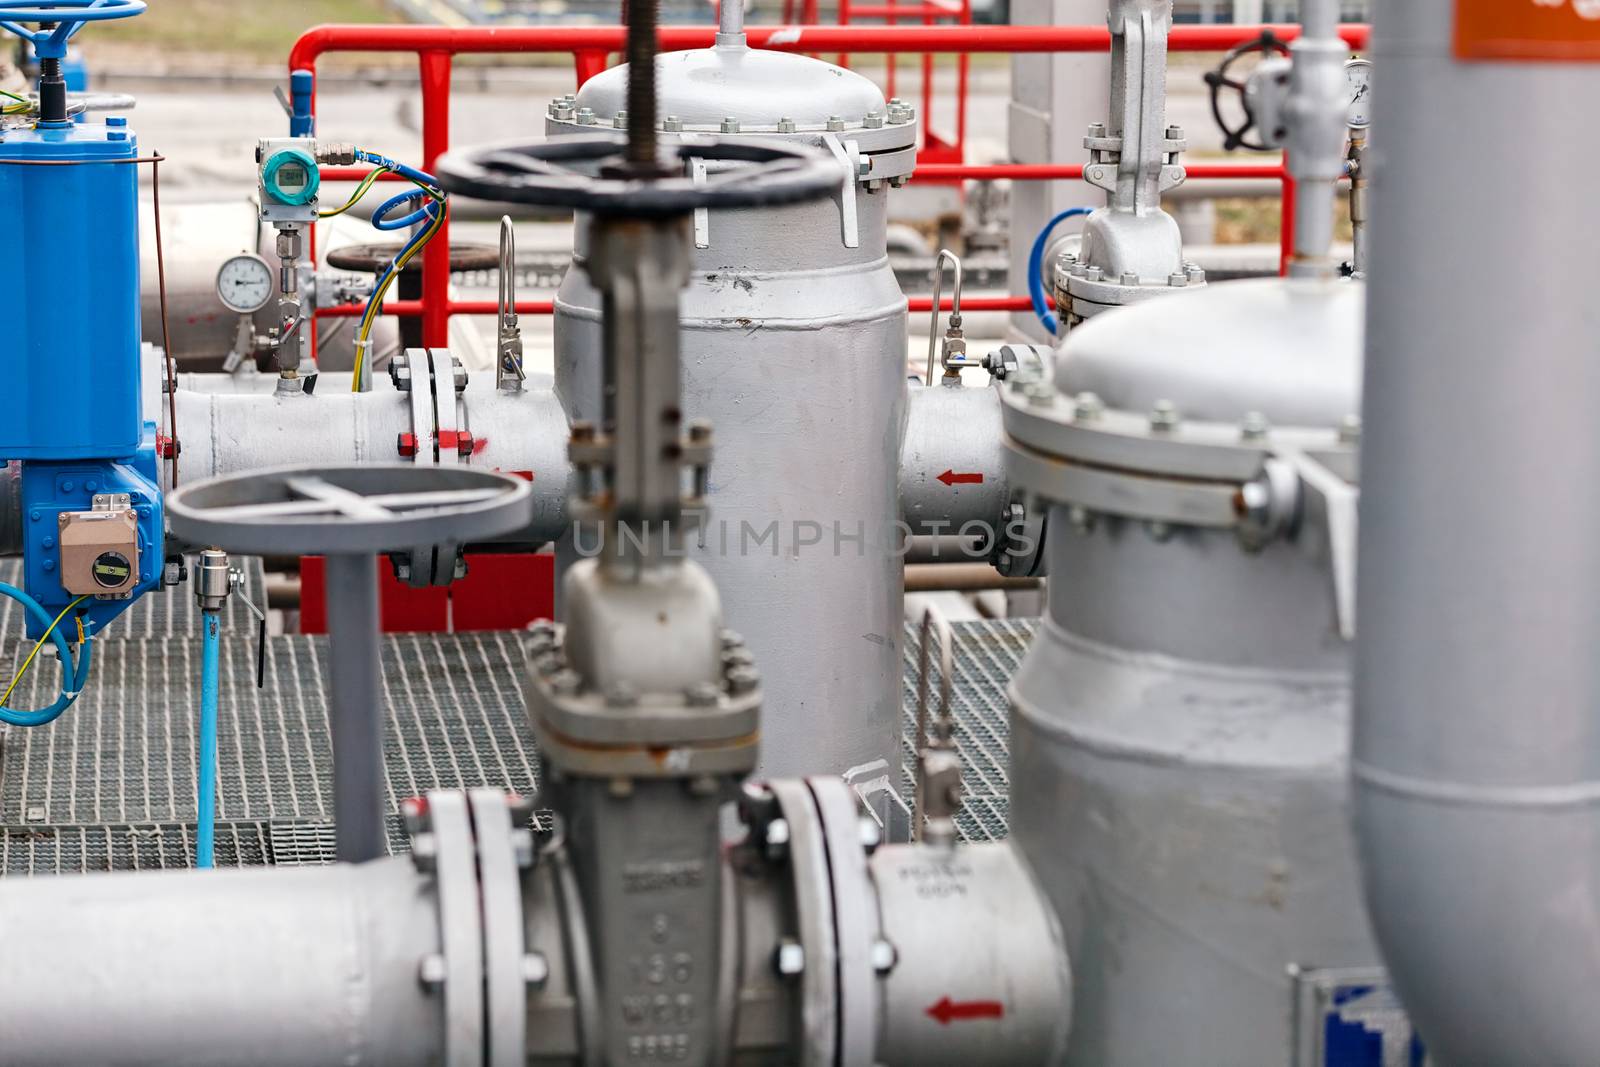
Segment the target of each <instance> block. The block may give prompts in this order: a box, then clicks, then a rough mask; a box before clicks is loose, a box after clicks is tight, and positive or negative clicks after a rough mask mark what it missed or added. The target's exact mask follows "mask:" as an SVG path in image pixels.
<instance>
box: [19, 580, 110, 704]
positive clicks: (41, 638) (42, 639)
mask: <svg viewBox="0 0 1600 1067" xmlns="http://www.w3.org/2000/svg"><path fill="white" fill-rule="evenodd" d="M88 599H89V597H88V595H87V594H85V595H84V596H81V597H79V598H78V599H76V600H74V601H73V602H72V603H70V604H68V605H67V606H66V607H64V608H62V609H61V614H60V615H57V616H56V618H55V621H54V622H52V623H51V624H50V626H49V628H48V629H46V630H45V632H44V633H42V634H40V635H39V640H38V641H36V642H34V646H33V650H32V651H31V652H29V653H28V658H27V659H25V660H23V661H22V666H21V667H18V668H17V674H16V677H14V678H12V679H11V684H10V685H8V686H6V695H5V696H0V707H4V706H6V705H7V704H9V703H10V702H11V693H12V690H14V689H16V688H17V683H18V682H20V681H22V676H23V675H24V674H27V673H28V668H29V667H30V666H32V665H33V657H35V656H37V655H38V654H39V650H40V649H41V648H43V647H44V643H45V642H46V641H48V640H50V635H51V634H53V633H55V632H56V627H57V626H59V625H60V624H61V620H62V619H64V618H66V617H67V613H68V612H69V611H71V610H72V609H73V608H75V607H77V606H78V605H79V604H82V603H83V602H84V601H85V600H88ZM78 640H79V641H82V640H83V620H82V619H79V620H78ZM62 669H63V670H70V669H71V667H70V665H69V664H65V663H64V664H62Z"/></svg>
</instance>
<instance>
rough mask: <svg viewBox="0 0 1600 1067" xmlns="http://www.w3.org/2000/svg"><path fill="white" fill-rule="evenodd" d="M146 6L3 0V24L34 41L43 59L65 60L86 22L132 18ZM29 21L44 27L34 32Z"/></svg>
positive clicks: (124, 1) (90, 0)
mask: <svg viewBox="0 0 1600 1067" xmlns="http://www.w3.org/2000/svg"><path fill="white" fill-rule="evenodd" d="M144 9H145V2H144V0H0V27H4V28H5V29H8V30H10V31H11V32H12V33H14V34H16V35H17V36H18V37H21V38H22V39H23V40H25V41H27V42H29V43H30V44H32V45H33V49H34V53H35V54H36V55H37V56H38V57H39V58H40V59H62V58H65V56H66V54H67V41H68V40H69V39H70V38H71V37H72V35H73V34H75V33H77V32H78V31H79V30H80V29H82V28H83V24H84V23H86V22H106V21H109V20H110V19H125V18H131V17H132V16H134V15H138V14H141V13H142V12H143V11H144ZM25 22H27V23H34V24H36V25H38V26H39V27H40V28H39V29H37V30H33V31H31V32H30V31H28V30H25V29H23V28H22V25H21V24H22V23H25Z"/></svg>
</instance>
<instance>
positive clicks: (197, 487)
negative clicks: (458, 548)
mask: <svg viewBox="0 0 1600 1067" xmlns="http://www.w3.org/2000/svg"><path fill="white" fill-rule="evenodd" d="M167 514H168V516H169V519H170V522H171V526H172V532H173V533H174V534H175V535H176V536H178V537H179V538H182V539H183V540H185V541H187V542H189V543H190V544H196V545H216V546H218V547H219V548H225V549H227V550H228V551H230V552H239V553H244V554H249V555H328V556H335V555H371V554H373V553H378V552H389V551H395V550H398V549H403V548H410V547H412V546H415V545H436V544H447V545H462V544H467V543H470V542H480V541H488V540H491V539H493V538H496V537H500V536H502V535H504V534H509V533H514V532H516V531H518V530H522V529H525V528H527V527H528V526H529V525H530V524H531V523H532V522H533V488H532V486H531V485H529V483H528V482H527V481H525V480H523V479H520V478H513V477H510V476H509V475H505V474H497V473H495V472H493V471H482V470H473V469H471V468H469V467H417V466H412V465H410V464H371V465H366V466H359V467H280V468H277V469H273V470H265V471H252V472H251V473H250V474H248V475H234V476H229V477H224V478H212V479H209V480H207V481H203V482H196V483H194V484H193V485H185V486H183V487H182V488H181V489H179V490H177V491H176V492H174V493H173V494H172V495H171V496H169V497H168V498H167Z"/></svg>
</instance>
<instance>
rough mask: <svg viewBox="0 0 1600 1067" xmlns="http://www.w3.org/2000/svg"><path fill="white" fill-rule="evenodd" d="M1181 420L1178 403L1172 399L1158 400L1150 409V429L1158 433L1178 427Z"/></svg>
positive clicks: (1167, 431)
mask: <svg viewBox="0 0 1600 1067" xmlns="http://www.w3.org/2000/svg"><path fill="white" fill-rule="evenodd" d="M1180 421H1182V420H1181V419H1180V417H1179V415H1178V408H1177V405H1175V404H1174V403H1173V402H1172V401H1170V400H1157V401H1156V404H1155V407H1153V408H1151V409H1150V429H1151V430H1154V431H1155V432H1157V433H1169V432H1171V431H1172V430H1175V429H1177V428H1178V423H1179V422H1180Z"/></svg>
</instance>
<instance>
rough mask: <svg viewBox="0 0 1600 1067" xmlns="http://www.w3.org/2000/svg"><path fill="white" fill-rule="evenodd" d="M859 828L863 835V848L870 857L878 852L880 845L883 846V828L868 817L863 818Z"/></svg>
mask: <svg viewBox="0 0 1600 1067" xmlns="http://www.w3.org/2000/svg"><path fill="white" fill-rule="evenodd" d="M857 826H858V827H859V828H860V833H861V847H862V848H863V849H865V850H866V853H867V855H869V856H870V855H872V854H873V853H874V852H876V851H877V850H878V846H879V845H881V844H883V828H882V827H880V826H879V825H878V821H877V820H876V819H873V818H872V817H870V816H867V815H863V816H861V818H860V820H859V821H858V823H857Z"/></svg>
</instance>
